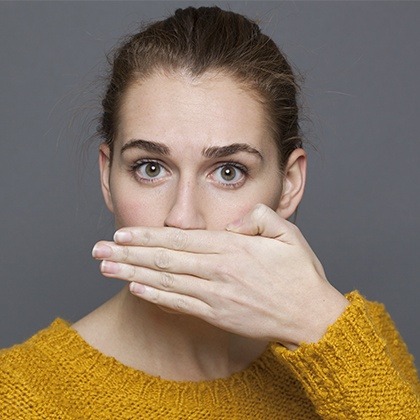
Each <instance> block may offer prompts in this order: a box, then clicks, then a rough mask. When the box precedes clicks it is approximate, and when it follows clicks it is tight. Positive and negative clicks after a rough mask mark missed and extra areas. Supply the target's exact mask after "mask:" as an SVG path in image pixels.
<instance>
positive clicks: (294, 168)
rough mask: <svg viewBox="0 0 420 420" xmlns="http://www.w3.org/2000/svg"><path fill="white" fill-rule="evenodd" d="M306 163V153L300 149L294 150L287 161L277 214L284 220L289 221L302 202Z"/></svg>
mask: <svg viewBox="0 0 420 420" xmlns="http://www.w3.org/2000/svg"><path fill="white" fill-rule="evenodd" d="M306 163H307V159H306V152H305V151H304V150H303V149H300V148H299V149H296V150H294V151H293V152H292V153H291V155H290V156H289V159H288V161H287V164H286V167H285V170H284V178H283V191H282V195H281V198H280V202H279V206H278V208H277V213H278V214H279V215H280V216H281V217H282V218H284V219H288V218H289V217H290V216H291V215H292V214H293V213H294V212H295V211H296V209H297V207H298V205H299V203H300V201H301V200H302V197H303V192H304V189H305V181H306Z"/></svg>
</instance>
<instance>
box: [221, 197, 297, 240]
mask: <svg viewBox="0 0 420 420" xmlns="http://www.w3.org/2000/svg"><path fill="white" fill-rule="evenodd" d="M226 229H227V230H229V231H230V232H235V233H241V234H244V235H261V236H264V237H266V238H273V239H279V240H281V241H282V242H285V243H293V242H294V241H293V239H294V236H295V234H296V230H298V229H297V227H296V226H295V225H294V224H292V223H290V222H288V221H287V220H285V219H283V218H281V217H280V216H279V215H278V214H277V213H276V212H275V211H274V210H272V209H271V208H270V207H268V206H266V205H264V204H257V205H256V206H255V207H254V208H253V209H252V210H251V212H249V213H247V214H246V215H245V216H244V217H243V219H241V220H239V221H236V222H234V223H232V224H231V225H228V226H227V228H226Z"/></svg>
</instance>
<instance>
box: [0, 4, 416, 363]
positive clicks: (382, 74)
mask: <svg viewBox="0 0 420 420" xmlns="http://www.w3.org/2000/svg"><path fill="white" fill-rule="evenodd" d="M190 4H201V5H203V4H219V5H222V6H223V7H225V8H226V7H227V8H231V9H232V10H235V11H238V12H241V13H245V14H247V15H248V16H250V17H251V18H256V19H258V20H259V21H260V22H261V25H262V27H263V29H264V31H265V32H266V33H268V34H269V35H271V36H272V37H273V38H274V39H275V40H276V41H277V42H278V44H279V45H280V46H281V47H282V48H283V50H284V51H285V52H286V54H287V55H288V56H289V58H290V59H291V61H292V62H293V63H294V65H296V66H297V67H298V68H299V69H300V71H301V73H302V74H303V75H304V76H305V79H306V80H305V84H304V89H303V102H304V107H305V115H306V120H307V121H306V123H305V125H304V127H305V133H306V136H307V139H308V140H309V141H310V142H311V143H312V144H314V145H315V147H316V149H317V150H314V148H309V153H310V166H309V179H308V185H307V191H306V197H305V199H304V201H303V203H302V205H301V207H300V210H299V215H298V225H299V226H300V227H301V229H302V231H303V232H304V234H305V236H306V237H307V239H308V241H309V242H310V244H311V245H312V247H313V248H314V250H315V252H316V253H317V255H318V256H319V258H320V259H321V261H322V262H323V264H324V267H325V269H326V271H327V275H328V277H329V279H330V281H331V282H332V283H333V284H334V285H335V286H336V287H337V288H338V289H339V290H340V291H342V292H347V291H350V290H352V289H359V290H360V291H362V293H363V294H365V295H366V296H367V297H368V298H369V299H372V300H379V301H382V302H384V303H385V304H386V306H387V308H388V310H389V312H390V313H391V315H392V317H393V318H394V320H395V322H396V324H397V326H398V328H399V330H400V331H401V333H402V335H403V337H404V338H405V340H406V342H407V343H408V346H409V348H410V350H411V352H412V353H413V354H414V355H415V357H416V359H417V365H418V360H419V359H420V337H419V336H418V323H419V322H418V320H419V314H420V307H419V304H418V300H419V296H420V294H419V292H420V283H419V268H420V252H419V246H418V236H419V234H420V217H419V214H420V194H419V192H420V189H419V185H418V179H419V178H420V169H419V164H418V163H419V153H420V141H419V128H418V125H419V117H420V113H419V109H420V89H419V86H420V82H419V74H420V25H419V22H420V4H419V3H417V2H410V3H406V2H366V3H365V2H325V3H324V2H263V1H261V2H229V3H228V2H214V3H208V2H198V3H197V2H196V3H194V2H178V1H171V2H31V3H26V2H10V3H7V2H2V3H1V4H0V39H1V52H0V54H1V57H0V60H1V61H0V62H1V69H0V83H1V86H0V88H1V103H0V120H1V154H0V160H1V162H0V182H1V185H0V193H1V196H0V204H1V205H0V214H1V221H2V229H1V235H0V279H1V289H0V347H5V346H9V345H11V344H13V343H16V342H20V341H22V340H24V339H26V338H27V337H28V336H30V335H31V334H33V333H34V332H35V331H36V330H38V329H40V328H42V327H45V326H46V325H48V324H49V323H50V322H51V321H52V320H53V319H54V318H55V317H57V316H60V317H62V318H65V319H67V320H70V321H75V320H77V319H79V318H80V317H82V316H83V315H84V314H86V313H87V312H89V311H91V310H92V309H94V308H95V307H96V306H98V305H99V304H100V303H102V302H103V301H104V300H106V299H107V298H108V297H110V296H111V295H112V294H113V293H114V292H115V291H117V290H118V289H119V288H120V287H121V283H119V282H118V281H117V280H110V279H105V278H103V277H101V275H100V274H99V271H98V264H97V263H96V262H95V261H92V259H91V257H90V252H91V248H92V246H93V244H94V243H95V242H96V241H97V240H99V239H103V238H107V239H108V238H110V237H111V235H112V232H113V221H112V217H111V216H110V215H109V214H108V213H107V211H106V209H105V207H104V205H103V203H102V197H101V195H100V191H99V182H98V171H97V167H96V156H97V152H96V150H97V143H95V141H94V140H93V139H91V137H92V134H93V133H94V131H95V126H96V121H95V116H96V115H97V113H98V110H99V108H98V104H99V101H98V96H99V92H100V87H101V80H100V78H99V76H98V75H103V74H104V69H105V68H106V66H105V59H104V57H105V52H106V51H108V50H109V49H110V47H111V46H113V45H114V44H115V43H116V41H117V40H118V39H119V38H120V36H121V35H123V34H126V33H127V32H130V31H133V30H135V28H136V24H135V22H138V21H142V20H150V19H155V18H161V17H164V16H166V15H167V14H168V13H169V12H171V11H173V10H174V9H175V8H176V7H179V6H186V5H190ZM89 143H91V146H87V144H89Z"/></svg>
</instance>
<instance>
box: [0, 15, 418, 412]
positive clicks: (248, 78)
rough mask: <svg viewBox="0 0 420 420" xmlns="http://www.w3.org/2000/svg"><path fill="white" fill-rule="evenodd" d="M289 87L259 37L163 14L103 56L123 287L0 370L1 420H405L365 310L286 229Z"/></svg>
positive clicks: (301, 172)
mask: <svg viewBox="0 0 420 420" xmlns="http://www.w3.org/2000/svg"><path fill="white" fill-rule="evenodd" d="M297 90H298V87H297V85H296V82H295V79H294V75H293V73H292V70H291V68H290V66H289V64H288V63H287V61H286V59H285V58H284V56H283V55H282V54H281V52H280V51H279V50H278V48H277V47H276V46H275V44H274V43H273V41H271V40H270V39H269V38H268V37H267V36H265V35H263V34H261V32H260V30H259V28H258V26H257V25H256V24H254V23H252V22H251V21H249V20H247V19H246V18H244V17H243V16H241V15H238V14H235V13H232V12H225V11H222V10H220V9H218V8H216V7H214V8H199V9H194V8H187V9H184V10H177V11H176V12H175V14H174V16H171V17H170V18H168V19H166V20H164V21H161V22H156V23H154V24H151V25H149V26H148V27H147V28H145V29H144V30H143V31H141V32H140V33H138V34H136V35H134V36H132V37H131V38H129V39H128V40H127V41H126V42H125V43H124V44H123V45H122V46H121V47H120V48H119V49H118V50H117V51H116V54H115V57H114V61H113V67H112V74H111V77H110V82H109V85H108V88H107V91H106V94H105V97H104V100H103V116H102V120H101V128H100V131H101V133H100V134H101V135H102V137H103V140H104V141H103V143H102V144H101V145H100V150H99V163H100V171H101V185H102V191H103V195H104V199H105V202H106V204H107V206H108V208H109V210H110V211H111V212H112V213H113V214H114V216H115V223H116V226H117V229H118V230H117V232H116V233H115V236H114V241H111V242H109V241H101V242H99V243H98V244H96V246H95V247H94V249H93V256H94V257H95V258H96V259H98V260H101V271H102V273H103V274H104V275H105V276H107V277H112V278H118V279H121V280H124V281H127V287H125V288H124V289H123V290H122V291H121V292H120V293H118V294H117V295H116V296H115V297H114V298H113V299H111V300H110V301H108V302H106V303H105V304H104V305H102V306H101V307H99V308H98V309H96V310H95V311H94V312H92V313H91V314H89V315H88V316H86V317H85V318H83V319H81V320H80V321H78V322H76V323H75V324H73V325H72V326H70V325H69V324H67V323H65V322H64V321H62V320H56V321H55V322H54V323H53V324H52V325H51V326H50V327H49V328H47V329H45V330H43V331H41V332H39V333H38V334H37V335H35V336H34V337H33V338H31V339H30V340H28V341H27V342H26V343H24V344H23V345H21V346H16V347H14V348H12V349H11V350H7V351H4V352H3V353H2V354H1V363H0V366H1V378H2V380H1V383H2V385H1V388H0V389H1V394H0V395H1V398H2V403H3V407H2V408H1V410H2V412H1V411H0V413H1V414H2V417H5V418H19V417H29V418H37V417H46V418H75V417H78V418H133V417H136V418H138V417H140V418H217V419H220V418H229V419H232V418H264V419H266V418H291V419H298V418H304V419H308V418H326V419H337V418H343V419H351V418H411V419H412V418H416V416H418V414H419V407H420V404H419V382H418V379H417V374H416V372H415V368H414V366H413V362H412V358H411V357H410V355H409V354H408V352H407V350H406V347H405V344H404V343H403V342H402V340H401V338H400V337H399V334H398V332H397V331H396V330H395V329H394V326H393V324H392V321H391V320H390V318H389V316H388V315H387V313H386V312H385V310H384V308H383V307H382V306H381V305H378V304H376V303H372V302H368V301H366V300H365V299H364V298H363V297H362V296H361V295H360V294H359V293H358V292H352V293H350V294H348V295H346V296H343V295H342V294H341V293H340V292H338V291H337V290H336V289H335V288H334V287H333V286H332V285H331V284H330V283H329V282H328V280H327V279H326V276H325V273H324V270H323V268H322V265H321V263H320V262H319V260H318V259H317V257H316V256H315V255H314V253H313V252H312V250H311V249H310V247H309V245H308V244H307V242H306V241H305V239H304V238H303V236H302V234H301V233H300V232H299V230H298V229H297V227H296V226H295V225H293V224H292V223H290V222H288V221H287V219H289V218H290V217H291V216H292V215H293V214H294V213H295V211H296V209H297V207H298V205H299V203H300V201H301V199H302V195H303V191H304V186H305V174H306V154H305V152H304V150H303V149H302V141H301V138H300V133H299V122H298V121H299V120H298V107H297V103H296V94H297Z"/></svg>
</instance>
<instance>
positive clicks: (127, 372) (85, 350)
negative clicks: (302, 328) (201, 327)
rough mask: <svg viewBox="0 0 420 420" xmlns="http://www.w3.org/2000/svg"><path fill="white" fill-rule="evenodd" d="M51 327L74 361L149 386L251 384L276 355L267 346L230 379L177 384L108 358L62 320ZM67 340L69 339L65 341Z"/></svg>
mask: <svg viewBox="0 0 420 420" xmlns="http://www.w3.org/2000/svg"><path fill="white" fill-rule="evenodd" d="M50 328H51V329H53V330H55V331H56V332H57V333H58V334H60V335H62V338H63V339H64V340H65V341H67V342H68V346H63V348H62V349H61V351H62V352H69V353H70V352H71V354H72V356H71V357H72V359H73V360H79V361H80V360H84V363H89V362H88V361H87V360H88V359H90V360H91V362H92V364H95V365H96V366H102V367H103V368H104V369H105V370H106V371H107V372H108V373H109V372H111V371H115V372H118V375H120V376H121V375H122V376H125V377H126V379H127V380H133V381H138V380H142V381H147V382H150V383H153V382H159V383H160V384H161V385H163V384H165V385H167V386H171V385H175V386H177V387H179V386H181V387H183V386H184V387H188V388H189V387H193V388H195V387H200V386H206V387H214V386H230V385H232V384H233V383H237V382H238V381H239V382H242V381H244V380H245V381H246V382H248V381H250V380H252V378H256V377H258V378H259V377H260V373H261V370H265V369H266V368H267V365H272V363H270V360H271V362H272V359H275V358H276V356H275V355H274V354H273V352H272V349H271V347H272V345H271V344H268V345H267V347H266V348H265V350H264V351H263V352H262V353H261V354H260V356H258V357H257V358H256V359H254V360H253V361H252V362H251V363H250V364H249V365H248V366H247V367H246V368H244V369H242V370H240V371H238V372H234V373H232V374H231V375H229V376H226V377H222V378H216V379H208V380H203V381H188V380H186V381H178V380H173V379H165V378H162V377H160V376H156V375H152V374H150V373H147V372H144V371H142V370H138V369H135V368H133V367H131V366H128V365H126V364H124V363H122V362H120V361H119V360H118V359H116V358H115V357H113V356H109V355H107V354H105V353H102V352H101V351H100V350H98V349H97V348H95V347H93V346H92V345H91V344H89V343H88V342H87V341H86V340H85V339H84V338H83V337H82V336H81V335H80V334H79V333H78V332H77V331H76V330H75V329H73V328H72V326H71V323H70V322H68V321H66V320H64V319H62V318H56V319H55V320H54V321H53V323H52V324H51V325H50ZM66 339H67V340H66ZM73 349H77V353H78V354H77V357H76V358H75V356H76V354H74V351H73Z"/></svg>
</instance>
